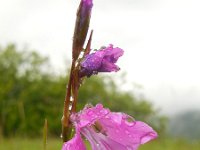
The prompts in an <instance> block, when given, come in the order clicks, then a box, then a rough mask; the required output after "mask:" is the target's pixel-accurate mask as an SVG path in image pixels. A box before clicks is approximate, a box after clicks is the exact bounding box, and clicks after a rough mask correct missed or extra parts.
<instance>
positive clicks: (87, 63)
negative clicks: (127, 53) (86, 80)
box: [80, 44, 124, 77]
mask: <svg viewBox="0 0 200 150" xmlns="http://www.w3.org/2000/svg"><path fill="white" fill-rule="evenodd" d="M123 53H124V52H123V50H122V49H121V48H118V47H116V48H113V45H111V44H110V45H109V46H108V47H106V48H104V49H101V50H98V51H96V52H94V53H92V54H89V55H87V56H86V57H85V58H84V59H83V61H82V62H81V71H80V75H81V77H83V76H88V77H89V76H91V75H92V74H97V73H98V72H112V71H115V72H116V71H118V70H119V69H120V68H119V67H118V66H117V65H116V64H115V63H116V62H117V60H118V58H119V57H120V56H122V55H123Z"/></svg>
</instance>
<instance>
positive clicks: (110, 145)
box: [62, 104, 157, 150]
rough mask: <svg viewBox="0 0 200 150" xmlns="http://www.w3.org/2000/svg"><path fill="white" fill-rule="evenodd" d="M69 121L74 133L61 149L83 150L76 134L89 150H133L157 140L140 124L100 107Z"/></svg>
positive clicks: (74, 115)
mask: <svg viewBox="0 0 200 150" xmlns="http://www.w3.org/2000/svg"><path fill="white" fill-rule="evenodd" d="M71 121H72V122H73V123H74V126H75V128H76V134H75V136H74V138H72V139H71V140H70V141H68V142H65V143H64V144H63V147H62V150H85V149H86V147H85V145H84V142H83V140H82V139H81V136H80V134H82V135H83V136H84V137H85V138H87V139H88V141H89V142H90V144H91V147H92V150H137V148H138V147H139V145H140V144H144V143H146V142H148V141H150V140H152V139H154V138H156V137H157V133H156V132H155V131H154V130H153V129H152V128H151V127H150V126H148V125H147V124H145V123H144V122H141V121H134V120H133V119H132V117H130V116H129V115H127V114H124V113H116V112H110V110H109V109H106V108H103V106H102V105H101V104H97V105H96V106H95V107H85V108H84V109H83V110H82V111H81V112H79V113H76V114H72V115H71Z"/></svg>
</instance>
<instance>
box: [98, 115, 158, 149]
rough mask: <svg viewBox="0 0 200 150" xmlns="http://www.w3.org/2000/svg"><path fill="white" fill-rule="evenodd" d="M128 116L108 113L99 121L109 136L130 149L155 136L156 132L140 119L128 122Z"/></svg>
mask: <svg viewBox="0 0 200 150" xmlns="http://www.w3.org/2000/svg"><path fill="white" fill-rule="evenodd" d="M129 118H130V116H128V115H126V114H124V113H110V114H108V115H107V116H106V117H104V118H101V119H100V120H99V122H100V123H101V125H102V126H103V128H104V130H106V134H107V136H108V137H109V138H111V139H112V140H114V141H116V142H118V143H121V144H122V145H124V146H126V147H128V148H129V149H130V150H135V149H137V147H138V146H139V145H140V144H144V143H146V142H148V141H150V140H152V139H154V138H156V137H157V133H156V132H155V131H154V130H153V129H152V128H151V127H150V126H149V125H147V124H146V123H144V122H141V121H131V122H130V121H129ZM129 149H128V150H129Z"/></svg>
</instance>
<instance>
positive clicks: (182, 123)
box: [169, 110, 200, 140]
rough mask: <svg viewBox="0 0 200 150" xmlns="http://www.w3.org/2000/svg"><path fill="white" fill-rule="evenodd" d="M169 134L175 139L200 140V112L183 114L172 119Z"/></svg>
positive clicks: (192, 111) (194, 111)
mask: <svg viewBox="0 0 200 150" xmlns="http://www.w3.org/2000/svg"><path fill="white" fill-rule="evenodd" d="M169 133H170V135H171V136H173V137H181V138H187V139H190V140H195V139H200V110H190V111H186V112H182V113H180V114H177V115H175V116H174V117H172V118H170V123H169Z"/></svg>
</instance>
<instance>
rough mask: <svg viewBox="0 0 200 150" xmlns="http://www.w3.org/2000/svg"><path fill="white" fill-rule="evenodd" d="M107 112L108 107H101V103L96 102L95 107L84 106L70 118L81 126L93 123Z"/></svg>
mask: <svg viewBox="0 0 200 150" xmlns="http://www.w3.org/2000/svg"><path fill="white" fill-rule="evenodd" d="M109 112H110V111H109V110H108V109H105V108H103V105H102V104H97V105H96V106H95V107H91V108H87V107H85V108H84V109H83V110H82V111H80V112H79V113H76V114H73V115H72V116H71V120H72V122H74V123H75V124H76V125H77V127H79V128H83V127H85V126H87V125H91V124H94V123H95V122H96V121H97V120H99V119H100V118H102V117H104V116H106V115H107V114H108V113H109Z"/></svg>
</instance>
